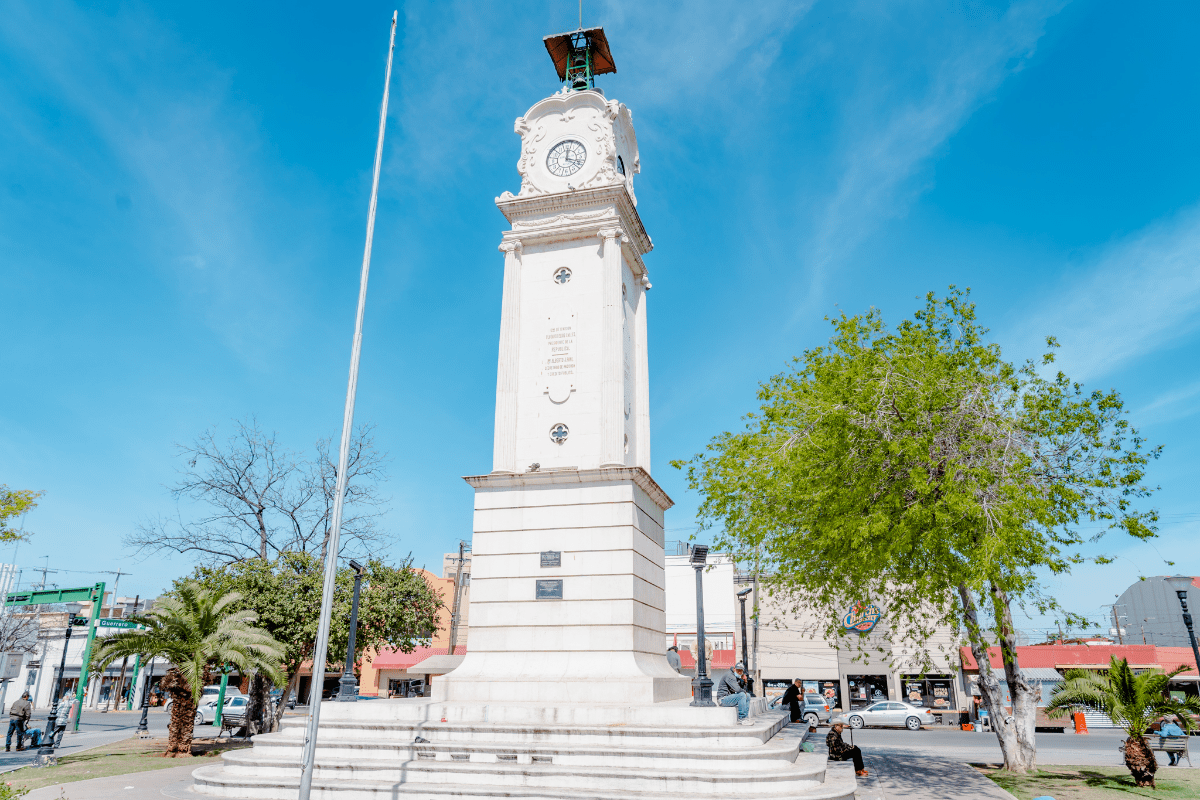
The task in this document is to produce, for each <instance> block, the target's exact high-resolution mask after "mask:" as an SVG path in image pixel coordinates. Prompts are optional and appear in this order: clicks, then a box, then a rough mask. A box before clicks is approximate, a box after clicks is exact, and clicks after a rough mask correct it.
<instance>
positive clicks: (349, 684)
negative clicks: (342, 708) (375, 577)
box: [337, 559, 366, 703]
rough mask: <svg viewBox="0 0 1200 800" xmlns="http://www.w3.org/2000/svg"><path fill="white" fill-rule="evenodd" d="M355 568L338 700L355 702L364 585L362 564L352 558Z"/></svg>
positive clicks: (352, 565)
mask: <svg viewBox="0 0 1200 800" xmlns="http://www.w3.org/2000/svg"><path fill="white" fill-rule="evenodd" d="M350 566H351V567H352V568H353V569H354V600H352V601H351V603H350V642H349V644H347V646H346V664H345V666H344V667H343V668H342V677H341V678H340V679H338V686H339V690H338V698H337V699H338V700H339V701H341V702H343V703H353V702H354V701H355V700H357V699H358V679H357V678H355V677H354V634H355V632H356V631H357V630H358V592H359V589H360V588H361V587H362V577H363V571H364V570H366V567H364V566H363V565H362V564H360V563H358V562H357V561H355V560H354V559H351V560H350Z"/></svg>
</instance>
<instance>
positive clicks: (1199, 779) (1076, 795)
mask: <svg viewBox="0 0 1200 800" xmlns="http://www.w3.org/2000/svg"><path fill="white" fill-rule="evenodd" d="M972 766H974V767H975V768H976V769H978V770H979V771H980V772H982V773H983V774H984V775H986V776H987V777H988V778H990V779H992V780H993V781H995V782H996V784H997V785H999V786H1000V787H1001V788H1002V789H1005V790H1006V791H1008V792H1009V793H1010V794H1012V795H1013V796H1015V797H1016V798H1017V800H1033V798H1035V797H1042V796H1043V795H1049V796H1050V797H1053V798H1054V800H1131V798H1134V797H1157V798H1161V800H1168V799H1169V800H1174V798H1187V800H1195V798H1197V797H1200V770H1191V769H1179V768H1176V767H1164V766H1161V765H1160V766H1159V768H1158V772H1157V773H1155V775H1154V777H1155V781H1156V782H1157V783H1158V789H1150V788H1144V789H1142V788H1138V787H1137V786H1136V785H1134V782H1133V776H1132V775H1130V774H1129V770H1127V769H1125V768H1124V767H1045V768H1044V769H1040V770H1038V771H1037V772H1034V773H1031V774H1029V775H1014V774H1012V773H1009V772H1004V771H1003V770H1001V769H1000V768H999V767H998V766H996V765H993V764H986V765H982V764H974V765H972Z"/></svg>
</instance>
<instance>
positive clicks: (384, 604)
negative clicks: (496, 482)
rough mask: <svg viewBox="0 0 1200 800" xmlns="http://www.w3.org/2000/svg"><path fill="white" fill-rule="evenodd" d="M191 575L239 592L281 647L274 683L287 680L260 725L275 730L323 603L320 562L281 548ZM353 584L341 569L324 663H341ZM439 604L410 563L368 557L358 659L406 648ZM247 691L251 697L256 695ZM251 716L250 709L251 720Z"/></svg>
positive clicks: (428, 625) (430, 625)
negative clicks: (279, 675) (270, 556)
mask: <svg viewBox="0 0 1200 800" xmlns="http://www.w3.org/2000/svg"><path fill="white" fill-rule="evenodd" d="M194 579H195V580H198V581H200V582H201V583H202V584H203V585H205V586H207V587H210V589H211V590H212V591H216V592H237V593H238V594H239V595H240V597H241V599H240V600H239V601H238V607H240V608H246V609H250V610H252V611H253V612H254V613H255V614H256V616H257V619H258V622H259V625H261V626H262V627H263V628H264V629H265V630H267V631H269V632H270V633H271V634H272V635H273V636H274V637H275V638H276V639H277V640H278V641H279V642H280V643H281V644H282V645H283V648H284V657H283V660H282V666H283V672H284V673H285V676H286V677H285V679H284V680H282V681H278V682H277V684H278V685H280V686H284V685H285V684H286V688H285V689H284V691H283V692H282V693H281V695H280V698H279V701H278V702H277V703H276V705H275V707H274V708H272V709H270V714H269V717H268V719H267V724H266V728H267V729H274V727H275V726H276V725H277V724H278V720H279V717H280V716H281V715H282V713H283V709H284V707H285V703H286V700H287V697H288V696H289V695H290V694H291V693H292V692H293V691H295V690H296V687H297V685H298V684H299V681H300V670H301V667H302V666H303V665H304V664H305V663H306V662H308V661H309V660H311V659H312V655H313V648H314V646H315V644H316V638H317V619H318V616H319V614H320V608H321V591H322V580H323V567H322V563H321V561H320V560H319V559H318V557H317V556H316V555H315V554H312V553H305V552H285V553H283V554H282V555H280V557H279V558H277V559H274V560H272V561H266V560H263V559H250V560H247V561H242V562H239V563H236V564H230V565H228V566H225V567H220V568H214V567H199V568H197V570H196V573H195V576H194ZM353 588H354V572H353V570H351V569H350V568H349V567H343V568H341V569H339V570H338V574H337V579H336V584H335V593H334V605H333V613H332V616H331V624H330V637H329V651H328V653H327V654H326V660H327V663H329V664H330V665H336V664H341V663H343V662H344V661H345V657H346V646H347V644H348V641H349V631H350V605H351V600H352V594H353ZM441 605H442V604H441V599H440V598H439V596H438V594H437V593H436V592H435V591H433V589H431V588H430V586H429V585H428V584H427V583H426V582H425V581H424V579H423V578H422V577H421V575H420V573H418V572H417V571H416V570H414V569H413V568H412V565H411V562H410V561H405V562H404V563H403V564H401V565H400V566H396V567H393V566H389V565H387V564H385V563H384V562H383V561H382V560H380V559H375V558H373V559H369V560H368V561H367V563H366V574H365V576H364V580H363V589H362V592H361V596H360V599H359V609H358V634H357V636H356V637H355V658H356V661H357V660H358V659H359V658H361V656H362V654H363V652H364V651H365V650H367V649H372V650H379V649H380V648H382V647H394V648H397V649H400V650H402V651H403V652H406V653H410V652H412V650H413V648H414V647H415V646H416V644H417V642H418V640H420V639H423V638H425V637H427V636H429V635H431V633H432V632H433V631H434V630H436V628H437V613H438V610H439V609H440V608H441ZM252 688H253V689H255V691H252V692H251V694H252V695H254V694H255V693H256V692H257V693H259V694H261V693H262V692H261V691H260V690H259V689H258V688H256V687H252ZM254 716H255V715H254V711H253V709H252V711H251V718H254Z"/></svg>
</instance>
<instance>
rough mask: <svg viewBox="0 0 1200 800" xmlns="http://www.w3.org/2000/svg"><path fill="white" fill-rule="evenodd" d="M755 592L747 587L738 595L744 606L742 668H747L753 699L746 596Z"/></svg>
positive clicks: (747, 680)
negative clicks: (747, 639)
mask: <svg viewBox="0 0 1200 800" xmlns="http://www.w3.org/2000/svg"><path fill="white" fill-rule="evenodd" d="M753 591H754V587H753V586H747V587H746V588H745V589H742V590H741V591H740V592H738V593H737V599H738V602H739V603H741V605H742V666H743V667H745V668H746V672H745V675H746V683H747V685H748V686H749V691H750V696H751V697H753V696H754V676H753V674H752V673H751V672H750V650H749V649H748V648H747V646H746V595H748V594H750V593H751V592H753Z"/></svg>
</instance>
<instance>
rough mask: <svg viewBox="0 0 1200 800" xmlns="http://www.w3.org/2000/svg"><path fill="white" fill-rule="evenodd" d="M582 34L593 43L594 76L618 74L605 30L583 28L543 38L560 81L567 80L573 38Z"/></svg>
mask: <svg viewBox="0 0 1200 800" xmlns="http://www.w3.org/2000/svg"><path fill="white" fill-rule="evenodd" d="M580 33H586V34H587V36H588V41H590V42H591V43H592V74H593V75H604V74H606V73H609V72H616V71H617V64H616V62H615V61H613V57H612V53H610V52H609V51H608V38H607V37H605V35H604V28H582V29H580V30H577V31H571V32H570V33H556V34H554V35H552V36H546V37H543V38H542V41H543V42H544V43H545V45H546V52H547V53H549V54H550V58H551V59H553V61H554V68H555V69H556V70H558V79H559V80H560V81H565V80H566V79H567V57H568V56H569V55H571V37H572V36H575V35H576V34H580Z"/></svg>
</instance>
